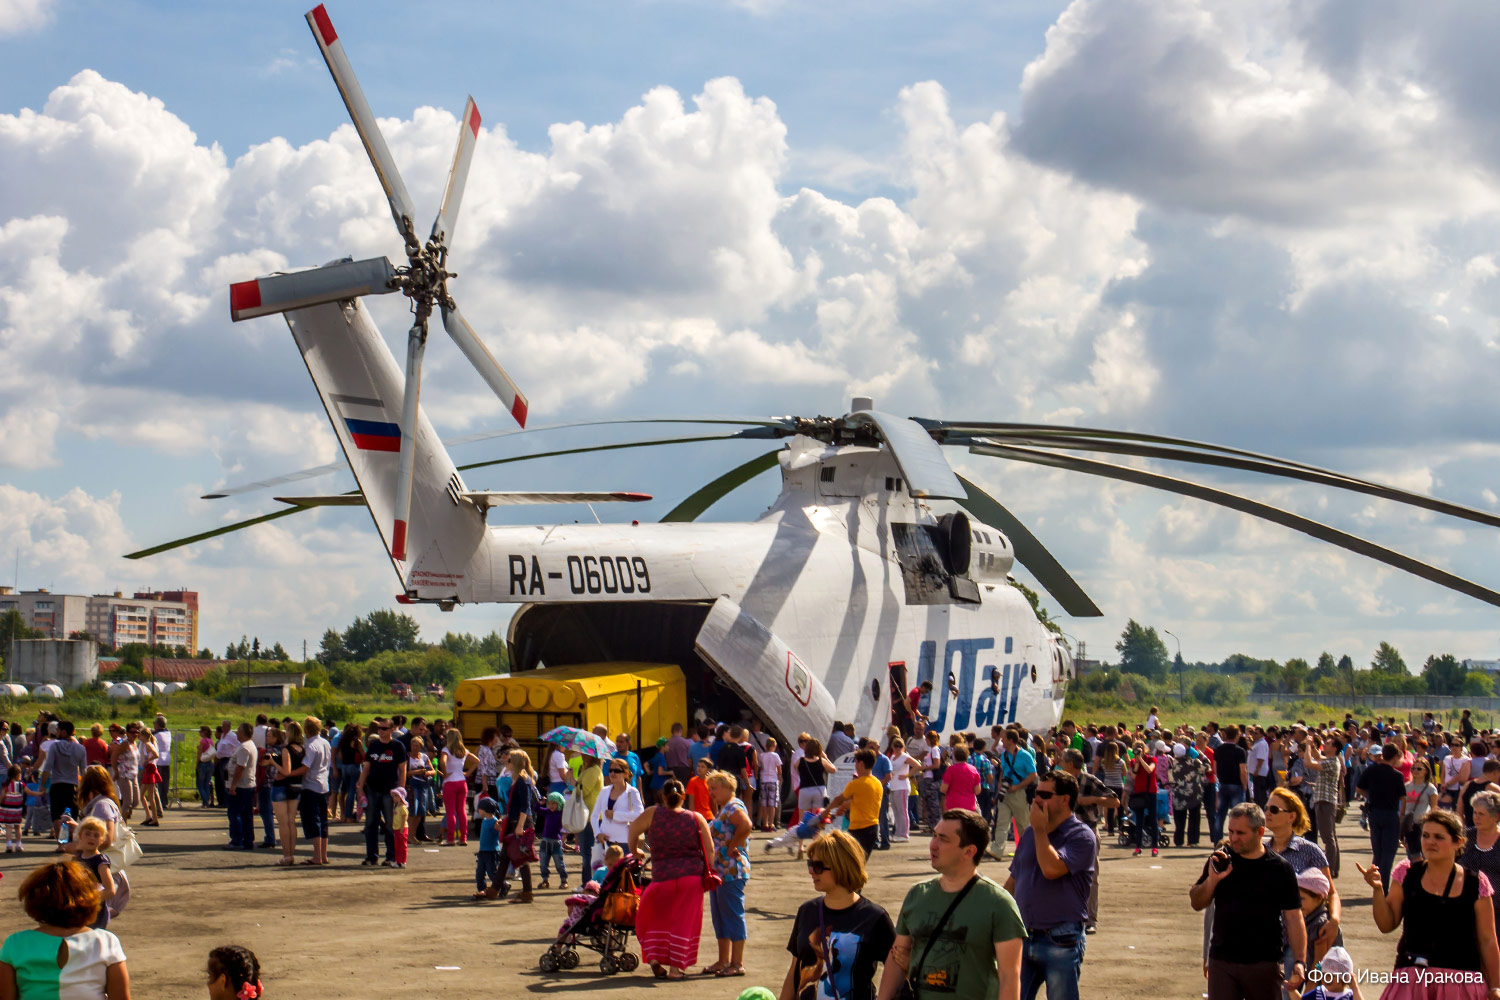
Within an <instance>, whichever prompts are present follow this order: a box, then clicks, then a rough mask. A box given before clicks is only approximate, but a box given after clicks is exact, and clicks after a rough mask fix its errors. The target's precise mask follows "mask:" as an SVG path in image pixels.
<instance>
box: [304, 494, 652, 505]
mask: <svg viewBox="0 0 1500 1000" xmlns="http://www.w3.org/2000/svg"><path fill="white" fill-rule="evenodd" d="M459 496H460V497H462V498H463V499H465V500H467V501H469V502H470V503H472V504H473V505H474V506H476V507H478V508H479V509H480V510H488V509H489V508H491V507H524V506H529V505H533V504H546V503H644V502H645V501H647V500H650V499H651V494H649V493H622V492H614V493H577V492H562V493H558V492H552V493H527V492H523V491H518V490H501V491H496V490H480V491H477V492H473V493H460V494H459ZM275 499H276V501H277V502H278V503H284V504H290V505H291V506H293V507H363V506H364V505H365V497H364V494H363V493H359V492H357V491H356V492H354V493H336V494H333V495H332V496H320V497H276V498H275Z"/></svg>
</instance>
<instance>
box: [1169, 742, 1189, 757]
mask: <svg viewBox="0 0 1500 1000" xmlns="http://www.w3.org/2000/svg"><path fill="white" fill-rule="evenodd" d="M1172 756H1174V757H1186V756H1187V747H1185V746H1183V745H1182V744H1181V743H1178V744H1177V745H1176V746H1174V747H1172Z"/></svg>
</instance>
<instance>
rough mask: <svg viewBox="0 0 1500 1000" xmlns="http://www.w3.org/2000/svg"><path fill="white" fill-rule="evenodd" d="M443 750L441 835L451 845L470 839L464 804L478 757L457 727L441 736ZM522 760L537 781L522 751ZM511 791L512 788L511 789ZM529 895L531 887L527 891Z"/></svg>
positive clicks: (513, 762) (528, 879) (441, 766)
mask: <svg viewBox="0 0 1500 1000" xmlns="http://www.w3.org/2000/svg"><path fill="white" fill-rule="evenodd" d="M443 741H444V742H443V752H442V754H441V756H440V757H439V770H441V771H442V774H443V834H444V842H445V843H446V844H447V846H449V847H452V846H453V838H454V837H455V836H457V837H458V843H459V844H460V845H464V844H467V843H468V842H469V816H468V813H467V812H466V811H465V806H466V804H467V803H468V798H469V772H470V771H473V770H474V769H475V768H477V767H478V766H479V758H478V757H476V756H474V755H473V754H471V753H469V748H468V747H466V746H464V734H463V733H461V732H459V731H458V730H457V729H450V730H448V734H447V735H446V736H444V737H443ZM515 753H516V751H511V755H512V758H513V759H512V760H511V764H512V765H514V764H515V763H516V762H515V760H514V756H515ZM521 759H522V760H523V761H524V762H525V765H526V770H527V772H528V773H529V774H530V776H531V780H532V781H533V782H535V781H536V773H535V772H533V771H531V760H530V758H528V757H527V756H526V754H525V752H522V753H521ZM512 792H514V788H512ZM530 877H531V873H530V871H529V870H528V871H527V883H528V884H530ZM527 894H528V895H530V890H529V889H528V890H527Z"/></svg>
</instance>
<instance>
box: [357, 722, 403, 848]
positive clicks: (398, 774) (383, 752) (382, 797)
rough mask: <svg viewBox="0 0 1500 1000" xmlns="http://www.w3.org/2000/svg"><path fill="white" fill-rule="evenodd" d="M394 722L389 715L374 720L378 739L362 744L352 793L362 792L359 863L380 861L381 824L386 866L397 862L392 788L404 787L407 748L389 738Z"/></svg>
mask: <svg viewBox="0 0 1500 1000" xmlns="http://www.w3.org/2000/svg"><path fill="white" fill-rule="evenodd" d="M394 731H395V726H394V725H393V724H392V722H391V720H390V719H379V720H377V728H376V732H377V733H378V735H379V737H380V738H379V739H376V740H371V741H370V742H369V743H368V744H366V746H365V763H364V766H363V767H361V768H360V772H359V782H358V784H357V785H356V787H355V794H356V795H357V794H358V793H359V792H364V793H365V797H366V801H367V804H366V806H365V859H364V860H363V861H361V862H360V864H362V865H375V864H379V863H380V862H379V860H378V859H377V857H376V852H377V849H378V847H379V839H380V828H381V827H382V826H384V827H385V862H384V864H385V867H387V868H393V867H395V865H396V830H395V825H394V822H393V819H394V813H395V809H396V800H395V799H394V798H393V797H392V796H391V789H393V788H405V787H406V748H405V747H404V746H402V745H401V744H400V743H398V742H397V741H396V740H395V739H393V738H392V736H393V733H394Z"/></svg>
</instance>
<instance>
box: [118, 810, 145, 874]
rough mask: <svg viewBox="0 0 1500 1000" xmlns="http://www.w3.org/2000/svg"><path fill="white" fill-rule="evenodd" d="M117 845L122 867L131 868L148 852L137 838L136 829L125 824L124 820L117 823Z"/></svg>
mask: <svg viewBox="0 0 1500 1000" xmlns="http://www.w3.org/2000/svg"><path fill="white" fill-rule="evenodd" d="M115 847H117V848H119V850H120V867H121V868H129V867H130V866H131V865H133V864H135V863H136V862H137V861H139V860H141V857H142V856H143V855H144V854H145V853H146V852H145V851H143V850H141V842H140V841H139V840H136V839H135V831H134V830H132V829H131V828H130V827H128V826H126V825H125V821H124V820H120V821H119V822H117V823H116V824H115Z"/></svg>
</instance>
